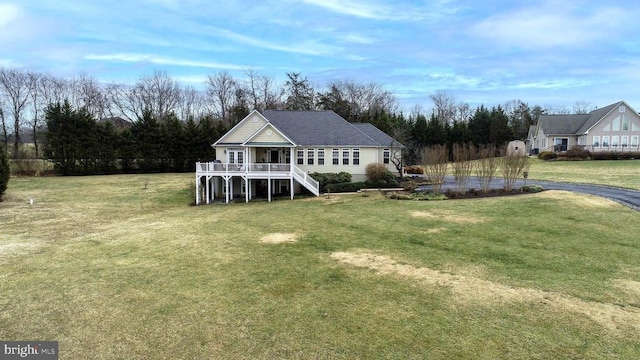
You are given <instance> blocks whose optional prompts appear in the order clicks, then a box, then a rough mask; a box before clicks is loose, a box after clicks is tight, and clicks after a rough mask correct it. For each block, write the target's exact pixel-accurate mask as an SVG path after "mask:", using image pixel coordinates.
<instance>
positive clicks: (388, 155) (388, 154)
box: [382, 149, 391, 164]
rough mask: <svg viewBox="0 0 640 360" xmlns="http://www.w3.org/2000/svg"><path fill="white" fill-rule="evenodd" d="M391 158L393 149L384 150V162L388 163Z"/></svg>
mask: <svg viewBox="0 0 640 360" xmlns="http://www.w3.org/2000/svg"><path fill="white" fill-rule="evenodd" d="M390 158H391V151H390V150H389V149H384V150H382V163H383V164H388V163H389V159H390Z"/></svg>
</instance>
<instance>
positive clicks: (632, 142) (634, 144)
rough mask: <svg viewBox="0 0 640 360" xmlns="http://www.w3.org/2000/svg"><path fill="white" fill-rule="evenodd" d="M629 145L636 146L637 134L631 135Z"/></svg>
mask: <svg viewBox="0 0 640 360" xmlns="http://www.w3.org/2000/svg"><path fill="white" fill-rule="evenodd" d="M631 147H638V136H637V135H634V136H632V137H631Z"/></svg>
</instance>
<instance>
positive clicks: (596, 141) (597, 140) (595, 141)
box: [593, 136, 600, 148]
mask: <svg viewBox="0 0 640 360" xmlns="http://www.w3.org/2000/svg"><path fill="white" fill-rule="evenodd" d="M593 147H594V148H597V147H600V136H594V137H593Z"/></svg>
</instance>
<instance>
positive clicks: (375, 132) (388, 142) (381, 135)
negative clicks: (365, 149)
mask: <svg viewBox="0 0 640 360" xmlns="http://www.w3.org/2000/svg"><path fill="white" fill-rule="evenodd" d="M351 125H353V126H355V127H356V128H357V129H358V130H360V131H362V132H363V133H364V134H365V135H367V136H369V137H370V138H372V139H373V140H374V141H375V142H377V143H378V144H380V146H387V147H390V146H393V147H404V145H402V144H401V143H400V142H398V141H397V140H396V139H394V138H392V137H391V136H389V135H387V134H386V133H385V132H384V131H382V130H380V129H378V128H377V127H375V126H373V124H370V123H351Z"/></svg>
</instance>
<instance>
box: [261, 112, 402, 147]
mask: <svg viewBox="0 0 640 360" xmlns="http://www.w3.org/2000/svg"><path fill="white" fill-rule="evenodd" d="M262 115H263V116H264V117H265V118H266V119H267V120H268V121H269V122H270V123H272V124H273V125H274V126H275V127H276V128H277V129H278V130H280V131H281V132H282V133H283V134H284V135H285V136H287V137H288V138H289V139H291V140H293V141H294V142H295V143H296V144H298V145H300V146H325V145H326V146H363V147H366V146H369V147H378V146H389V144H390V142H389V143H386V144H381V143H380V142H378V141H379V140H384V141H387V140H389V139H391V138H390V137H388V135H386V134H384V133H382V131H380V130H378V129H377V128H376V127H374V126H373V125H371V127H373V129H375V130H377V131H378V132H380V133H382V134H383V135H385V136H387V137H388V138H384V137H382V136H381V135H380V134H379V133H377V132H375V131H373V129H371V128H369V127H367V129H366V130H362V129H360V128H359V127H357V126H354V124H351V123H349V122H348V121H346V120H345V119H343V118H342V117H340V115H338V114H336V113H335V112H333V111H331V110H325V111H286V110H266V111H265V112H264V113H263V114H262ZM363 128H364V127H363Z"/></svg>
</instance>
